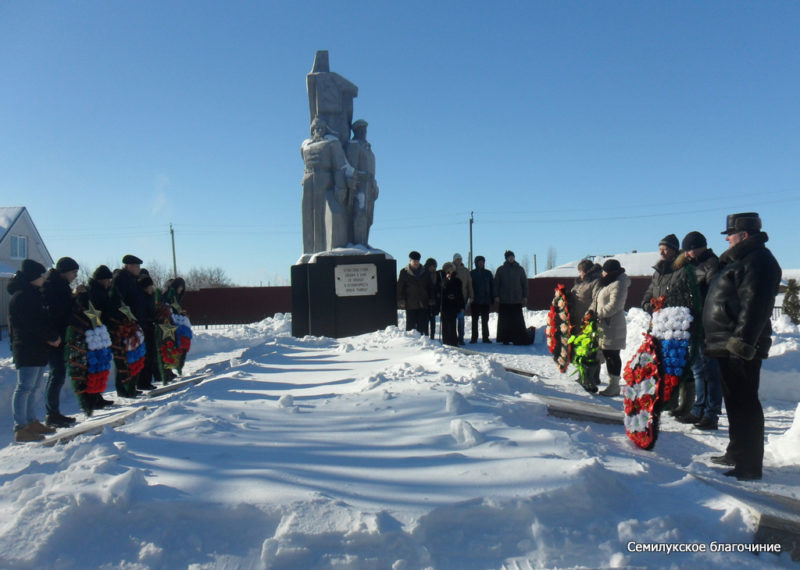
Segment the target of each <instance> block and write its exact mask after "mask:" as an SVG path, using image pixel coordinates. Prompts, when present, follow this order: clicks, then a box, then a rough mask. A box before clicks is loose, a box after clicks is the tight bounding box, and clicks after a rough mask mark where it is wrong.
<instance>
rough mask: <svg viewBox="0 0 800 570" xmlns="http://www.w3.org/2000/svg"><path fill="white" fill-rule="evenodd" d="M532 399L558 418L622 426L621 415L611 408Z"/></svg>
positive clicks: (560, 400)
mask: <svg viewBox="0 0 800 570" xmlns="http://www.w3.org/2000/svg"><path fill="white" fill-rule="evenodd" d="M534 397H535V398H536V399H537V400H539V401H540V402H542V403H543V404H544V405H545V406H546V407H547V413H549V414H550V415H551V416H555V417H558V418H570V419H575V420H585V421H590V422H596V423H601V424H615V425H623V424H624V423H625V422H624V420H623V417H622V416H623V414H622V412H620V411H619V410H617V409H615V408H612V407H611V406H604V405H600V404H593V403H591V402H581V401H578V400H567V399H566V398H554V397H552V396H542V395H539V394H534Z"/></svg>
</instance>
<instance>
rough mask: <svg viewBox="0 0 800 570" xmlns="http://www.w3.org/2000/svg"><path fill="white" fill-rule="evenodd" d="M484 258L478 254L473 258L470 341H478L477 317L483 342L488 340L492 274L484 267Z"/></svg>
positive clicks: (492, 284)
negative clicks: (479, 321)
mask: <svg viewBox="0 0 800 570" xmlns="http://www.w3.org/2000/svg"><path fill="white" fill-rule="evenodd" d="M485 266H486V258H485V257H483V256H482V255H479V256H477V257H476V258H475V269H473V270H472V272H471V273H470V276H471V277H472V293H473V295H474V298H473V300H472V305H471V306H470V312H471V313H472V338H471V339H470V342H471V343H472V344H475V343H476V342H478V318H480V320H481V333H482V335H483V342H492V341H491V340H489V307H490V306H491V304H492V301H494V275H492V272H491V271H489V270H488V269H486V268H485Z"/></svg>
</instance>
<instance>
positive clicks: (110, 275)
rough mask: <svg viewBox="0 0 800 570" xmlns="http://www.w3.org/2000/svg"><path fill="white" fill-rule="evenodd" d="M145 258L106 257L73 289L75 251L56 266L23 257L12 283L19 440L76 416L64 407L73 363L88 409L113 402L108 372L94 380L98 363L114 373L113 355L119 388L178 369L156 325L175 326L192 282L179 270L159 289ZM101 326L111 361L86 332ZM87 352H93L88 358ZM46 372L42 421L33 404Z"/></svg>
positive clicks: (140, 386) (123, 392)
mask: <svg viewBox="0 0 800 570" xmlns="http://www.w3.org/2000/svg"><path fill="white" fill-rule="evenodd" d="M141 264H142V260H141V259H139V258H138V257H136V256H134V255H125V256H124V257H123V258H122V267H121V268H119V269H116V270H115V271H113V272H112V271H111V270H110V269H109V268H108V267H107V266H105V265H100V266H99V267H97V268H96V269H95V270H94V272H93V274H92V277H91V278H90V279H89V281H88V284H86V285H79V286H78V287H76V288H75V289H74V290H73V288H72V283H73V282H74V281H75V280H76V279H77V277H78V270H79V266H78V263H77V262H76V261H75V260H74V259H72V258H71V257H62V258H61V259H59V260H58V261H57V262H56V265H55V267H54V268H52V269H50V270H47V269H46V268H45V267H44V266H43V265H42V264H41V263H39V262H37V261H35V260H33V259H25V260H23V262H22V264H21V267H20V270H19V271H17V272H16V274H15V275H14V277H13V278H12V279H11V280H10V282H9V284H8V292H9V294H10V295H11V298H10V301H9V332H10V337H11V348H12V355H13V361H14V365H15V367H16V369H17V385H16V388H15V390H14V395H13V399H12V411H13V416H14V440H15V441H17V442H26V441H39V440H41V439H44V437H45V435H47V434H51V433H54V432H55V431H56V428H59V427H69V426H71V425H73V424H74V423H75V422H76V419H75V417H72V416H66V415H64V414H62V413H61V405H60V394H61V389H62V387H63V385H64V382H65V380H66V376H67V372H68V369H69V370H70V373H71V374H72V379H73V387H74V388H75V392H76V395H77V397H78V401H79V403H80V406H81V408H82V409H83V410H84V411H86V413H87V414H91V413H92V411H93V410H96V409H100V408H103V407H105V406H108V405H110V404H112V402H110V401H109V400H106V399H105V398H103V396H102V392H103V391H104V390H105V380H104V381H102V382H100V383H98V382H96V381H94V380H95V379H96V378H97V375H96V373H95V372H94V370H98V369H101V368H103V369H104V370H105V376H103V378H105V379H106V380H107V377H108V372H107V371H108V370H109V369H110V364H111V362H110V360H111V358H112V355H113V361H114V364H115V367H116V373H115V377H114V378H115V379H114V382H115V388H116V391H117V394H118V395H119V396H123V397H129V398H135V397H136V396H137V395H138V394H139V393H140V391H141V390H150V389H153V388H155V386H154V385H153V380H154V379H156V380H161V381H169V380H170V379H171V378H173V377H174V376H175V374H174V372H173V370H172V369H165V368H164V367H163V366H162V365H161V364H162V363H161V361H160V360H159V357H160V352H159V350H158V347H157V342H156V337H157V331H156V327H157V324H158V323H163V322H167V321H169V322H168V325H167V326H168V327H171V326H172V319H171V313H172V312H173V311H177V312H179V313H180V312H182V310H181V309H180V305H179V302H180V300H181V298H182V297H183V294H184V291H185V289H186V284H185V282H184V280H183V279H181V278H180V277H177V278H175V279H172V280H170V281H168V282H167V283H166V285H165V287H164V289H163V291H156V290H155V286H154V284H153V280H152V278H151V277H150V276H149V274H148V273H147V270H145V269H143V268H142V267H141ZM165 310H167V313H165ZM165 314H168V316H166V317H165V316H164V315H165ZM100 327H105V328H106V329H107V331H108V335H107V338H108V339H109V340H108V342H107V343H106V344H107V345H108V346H107V348H108V359H109V361H108V362H105V363H102V362H101V363H100V364H99V365H98V363H97V359H98V358H99V359H102V356H101V353H102V351H96V350H95V351H94V352H92V351H91V350H90V349H92V348H93V347H92V346H91V345H92V343H91V342H89V343H87V338H88V337H87V335H86V333H87V331H89V330H91V329H94V328H98V329H99V328H100ZM174 328H176V327H172V329H171V330H172V332H173V335H174ZM123 331H125V332H123ZM104 347H105V346H104ZM133 348H136V350H135V351H134V350H132V349H133ZM87 353H90V354H91V356H89V357H88V358H87ZM131 355H133V356H131ZM104 365H105V366H104ZM98 366H99V368H98ZM93 367H94V368H93ZM45 373H47V381H46V383H45V407H46V410H45V411H46V414H45V421H44V423H42V422H41V421H40V420H39V419H37V414H36V410H35V409H34V408H35V404H36V401H37V396H38V394H39V391H40V390H41V386H42V383H43V382H44V378H45ZM92 374H95V376H94V377H93V376H92ZM87 378H88V380H87Z"/></svg>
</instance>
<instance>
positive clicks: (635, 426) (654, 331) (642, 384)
mask: <svg viewBox="0 0 800 570" xmlns="http://www.w3.org/2000/svg"><path fill="white" fill-rule="evenodd" d="M693 320H694V317H693V316H692V312H691V310H690V309H689V308H688V307H664V306H663V305H659V306H658V307H657V310H656V312H655V313H653V319H652V322H651V325H650V327H651V328H650V333H649V334H645V336H644V342H642V345H641V346H640V347H639V350H638V351H637V352H636V354H634V355H633V358H631V360H630V362H628V363H627V364H626V365H625V371H624V374H623V378H624V379H625V382H626V383H627V386H624V387H623V388H622V395H623V397H624V400H625V432H626V433H627V434H628V437H629V438H630V439H631V440H632V441H633V442H634V443H635V444H636V445H638V446H639V447H641V448H643V449H652V448H653V446H654V445H655V443H656V438H657V437H658V420H659V416H660V413H661V406H662V404H663V403H664V402H668V401H669V399H670V397H671V396H672V391H673V390H674V389H675V387H676V386H677V385H678V383H679V381H680V377H681V375H682V374H683V372H684V370H685V369H686V365H687V361H688V359H687V357H688V353H689V343H690V340H691V327H692V321H693Z"/></svg>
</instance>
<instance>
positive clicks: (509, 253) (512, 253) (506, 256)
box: [503, 249, 516, 259]
mask: <svg viewBox="0 0 800 570" xmlns="http://www.w3.org/2000/svg"><path fill="white" fill-rule="evenodd" d="M503 255H504V256H505V258H506V259H508V258H509V257H516V256H515V255H514V252H513V251H511V250H510V249H507V250H506V252H505V253H504V254H503Z"/></svg>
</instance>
